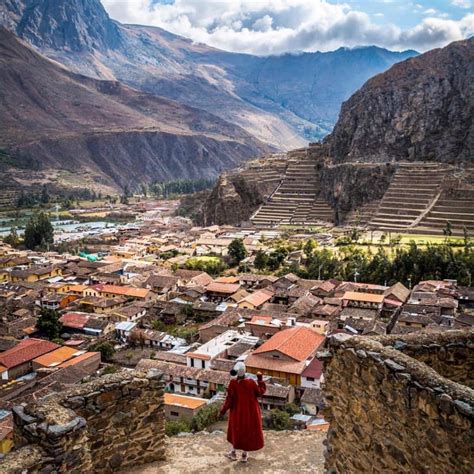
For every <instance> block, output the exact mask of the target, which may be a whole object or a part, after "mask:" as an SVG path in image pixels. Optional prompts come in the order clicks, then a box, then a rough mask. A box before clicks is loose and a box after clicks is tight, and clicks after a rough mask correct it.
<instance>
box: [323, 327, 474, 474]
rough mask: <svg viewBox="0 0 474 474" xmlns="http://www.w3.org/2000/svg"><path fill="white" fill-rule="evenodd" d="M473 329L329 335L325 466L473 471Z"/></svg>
mask: <svg viewBox="0 0 474 474" xmlns="http://www.w3.org/2000/svg"><path fill="white" fill-rule="evenodd" d="M473 349H474V331H447V332H445V333H435V334H434V333H431V334H412V335H407V336H380V337H360V336H355V337H351V336H346V335H342V334H339V335H335V336H333V337H331V338H329V340H328V342H327V347H326V350H324V351H321V353H320V354H319V358H320V359H321V360H323V362H324V378H325V382H324V388H323V390H324V393H325V400H326V404H327V407H326V409H325V418H326V419H327V421H329V422H330V429H329V431H328V437H327V441H326V453H325V463H326V470H327V472H330V473H335V472H351V473H356V472H361V473H362V472H397V473H405V472H406V473H408V472H410V473H411V472H416V473H430V474H435V473H440V474H441V473H443V474H446V473H472V472H474V431H473V421H474V390H473V387H474V350H473Z"/></svg>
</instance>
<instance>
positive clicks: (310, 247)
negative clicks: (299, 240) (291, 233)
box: [303, 239, 316, 257]
mask: <svg viewBox="0 0 474 474" xmlns="http://www.w3.org/2000/svg"><path fill="white" fill-rule="evenodd" d="M315 248H316V243H315V241H314V240H313V239H309V240H307V241H306V242H305V244H304V246H303V252H304V253H305V255H306V257H311V255H313V251H314V249H315Z"/></svg>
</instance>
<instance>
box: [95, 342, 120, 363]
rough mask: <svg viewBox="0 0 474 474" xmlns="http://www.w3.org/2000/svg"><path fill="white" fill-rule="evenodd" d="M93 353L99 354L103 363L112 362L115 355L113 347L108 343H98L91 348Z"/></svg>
mask: <svg viewBox="0 0 474 474" xmlns="http://www.w3.org/2000/svg"><path fill="white" fill-rule="evenodd" d="M91 349H92V350H93V351H95V352H100V355H101V358H102V360H103V361H104V362H108V361H110V360H112V358H113V357H114V354H115V349H114V346H113V345H112V344H111V343H110V342H106V341H100V342H98V343H97V344H95V345H94V346H92V348H91Z"/></svg>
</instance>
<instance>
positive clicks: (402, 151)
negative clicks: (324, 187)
mask: <svg viewBox="0 0 474 474" xmlns="http://www.w3.org/2000/svg"><path fill="white" fill-rule="evenodd" d="M473 71H474V38H471V39H469V40H465V41H459V42H456V43H452V44H450V45H449V46H447V47H445V48H443V49H436V50H433V51H429V52H428V53H425V54H422V55H420V56H418V57H416V58H411V59H408V60H406V61H403V62H401V63H398V64H396V65H395V66H393V67H392V68H391V69H389V70H388V71H386V72H385V73H382V74H379V75H378V76H375V77H374V78H372V79H370V80H369V81H367V83H366V84H365V85H364V86H363V87H362V88H361V89H360V90H359V91H357V92H356V93H355V94H354V95H353V96H352V97H351V98H350V99H349V100H348V101H347V102H345V103H344V104H343V105H342V108H341V113H340V117H339V120H338V122H337V124H336V126H335V128H334V131H333V133H332V134H331V135H330V136H329V137H328V138H327V139H326V144H327V145H328V152H329V154H330V155H331V156H332V157H333V159H334V160H335V161H337V162H343V161H358V160H360V161H372V162H378V161H392V160H394V161H396V160H437V161H445V162H455V161H461V160H467V161H469V160H472V157H473V155H474V122H473V117H474V73H473Z"/></svg>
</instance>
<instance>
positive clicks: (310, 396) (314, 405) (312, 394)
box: [300, 388, 324, 416]
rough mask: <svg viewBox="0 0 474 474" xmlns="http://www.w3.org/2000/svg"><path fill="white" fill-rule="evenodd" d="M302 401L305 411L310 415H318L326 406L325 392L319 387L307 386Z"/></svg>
mask: <svg viewBox="0 0 474 474" xmlns="http://www.w3.org/2000/svg"><path fill="white" fill-rule="evenodd" d="M300 402H301V408H302V409H303V411H304V413H307V414H308V415H313V416H316V415H318V413H319V412H320V411H321V410H322V409H323V408H324V401H323V394H322V392H321V390H320V389H319V388H305V390H304V392H303V395H302V396H301V400H300Z"/></svg>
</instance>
